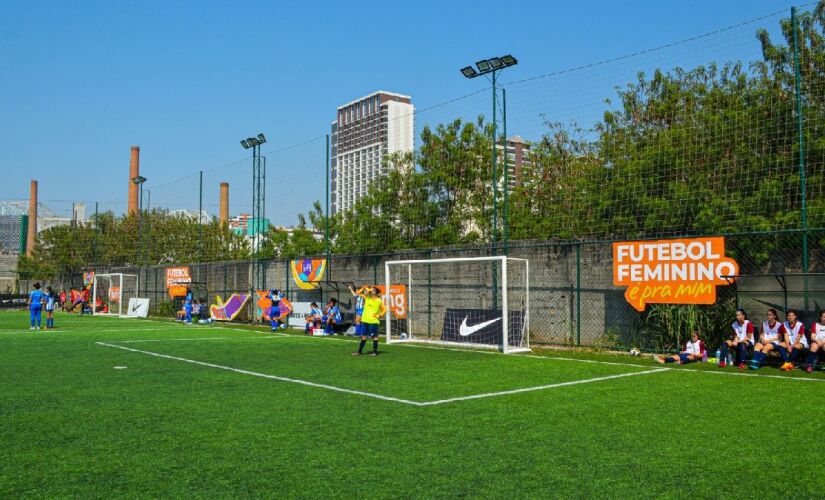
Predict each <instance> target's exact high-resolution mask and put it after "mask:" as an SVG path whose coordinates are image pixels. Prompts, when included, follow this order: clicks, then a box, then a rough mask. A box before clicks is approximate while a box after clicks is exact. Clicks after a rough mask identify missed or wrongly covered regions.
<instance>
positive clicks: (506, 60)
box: [501, 54, 518, 67]
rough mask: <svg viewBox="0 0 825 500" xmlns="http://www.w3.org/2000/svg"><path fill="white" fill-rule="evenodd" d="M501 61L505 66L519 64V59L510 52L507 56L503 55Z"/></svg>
mask: <svg viewBox="0 0 825 500" xmlns="http://www.w3.org/2000/svg"><path fill="white" fill-rule="evenodd" d="M501 62H502V63H504V66H505V67H509V66H515V65H516V64H518V60H517V59H516V58H515V57H513V56H511V55H509V54H507V55H506V56H502V57H501Z"/></svg>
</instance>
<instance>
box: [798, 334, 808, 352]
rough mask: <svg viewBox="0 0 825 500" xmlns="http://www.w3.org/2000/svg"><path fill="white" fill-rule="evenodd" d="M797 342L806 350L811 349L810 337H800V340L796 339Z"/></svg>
mask: <svg viewBox="0 0 825 500" xmlns="http://www.w3.org/2000/svg"><path fill="white" fill-rule="evenodd" d="M796 342H798V343H800V344H802V346H803V347H805V349H808V347H809V346H808V337H806V336H804V335H800V336H799V338H797V339H796ZM796 342H794V345H796Z"/></svg>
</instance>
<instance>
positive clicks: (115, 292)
mask: <svg viewBox="0 0 825 500" xmlns="http://www.w3.org/2000/svg"><path fill="white" fill-rule="evenodd" d="M109 301H110V302H120V287H119V286H113V287H110V288H109Z"/></svg>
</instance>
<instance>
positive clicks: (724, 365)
mask: <svg viewBox="0 0 825 500" xmlns="http://www.w3.org/2000/svg"><path fill="white" fill-rule="evenodd" d="M726 366H728V364H727V363H725V362H724V361H720V362H719V368H724V367H726Z"/></svg>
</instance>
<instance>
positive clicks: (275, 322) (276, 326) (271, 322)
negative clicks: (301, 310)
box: [269, 319, 278, 330]
mask: <svg viewBox="0 0 825 500" xmlns="http://www.w3.org/2000/svg"><path fill="white" fill-rule="evenodd" d="M269 324H270V326H272V329H273V330H274V329H276V328H278V322H277V321H275V320H274V319H273V320H270V321H269Z"/></svg>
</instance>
